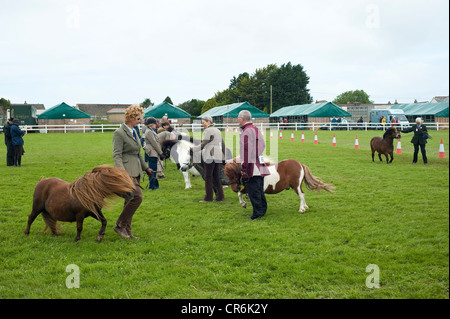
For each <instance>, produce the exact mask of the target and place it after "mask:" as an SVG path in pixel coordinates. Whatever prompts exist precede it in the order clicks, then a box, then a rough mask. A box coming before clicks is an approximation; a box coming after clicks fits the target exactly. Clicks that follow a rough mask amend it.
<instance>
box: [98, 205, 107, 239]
mask: <svg viewBox="0 0 450 319" xmlns="http://www.w3.org/2000/svg"><path fill="white" fill-rule="evenodd" d="M97 214H98V217H99V218H98V220H99V221H100V222H101V223H102V227H101V228H100V231H99V232H98V236H97V241H98V242H101V241H102V239H103V236H105V229H106V218H105V216H104V215H103V213H102V211H101V210H97Z"/></svg>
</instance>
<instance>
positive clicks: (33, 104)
mask: <svg viewBox="0 0 450 319" xmlns="http://www.w3.org/2000/svg"><path fill="white" fill-rule="evenodd" d="M22 105H23V106H25V105H32V106H34V107H35V108H36V110H45V106H44V104H35V103H26V102H25V103H11V106H22Z"/></svg>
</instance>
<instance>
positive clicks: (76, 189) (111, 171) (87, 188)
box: [69, 165, 135, 218]
mask: <svg viewBox="0 0 450 319" xmlns="http://www.w3.org/2000/svg"><path fill="white" fill-rule="evenodd" d="M134 188H135V185H134V183H133V181H132V179H131V177H130V175H129V174H128V173H127V172H126V171H125V170H123V169H121V168H118V167H114V166H110V165H100V166H97V167H95V168H94V169H93V170H92V171H90V172H87V173H86V174H84V176H82V177H80V178H78V179H77V180H75V181H73V182H72V183H70V184H69V193H70V196H72V197H74V198H76V199H77V200H78V201H79V202H80V204H81V205H82V206H83V207H84V208H86V209H87V210H89V211H90V212H92V213H93V214H95V215H96V216H97V218H99V215H98V213H97V210H101V209H102V207H103V206H105V204H106V202H105V199H106V198H111V197H114V196H119V195H120V194H125V193H131V192H133V190H134Z"/></svg>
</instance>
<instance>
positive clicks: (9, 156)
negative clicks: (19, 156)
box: [3, 118, 14, 166]
mask: <svg viewBox="0 0 450 319" xmlns="http://www.w3.org/2000/svg"><path fill="white" fill-rule="evenodd" d="M12 124H13V119H12V118H10V119H9V120H8V121H6V123H5V125H4V126H3V134H5V145H6V166H14V146H13V144H12V138H11V125H12Z"/></svg>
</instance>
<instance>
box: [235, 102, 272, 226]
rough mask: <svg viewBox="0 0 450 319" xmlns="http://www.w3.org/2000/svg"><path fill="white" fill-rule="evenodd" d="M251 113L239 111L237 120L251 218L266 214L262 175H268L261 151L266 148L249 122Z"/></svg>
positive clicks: (242, 168) (242, 171)
mask: <svg viewBox="0 0 450 319" xmlns="http://www.w3.org/2000/svg"><path fill="white" fill-rule="evenodd" d="M251 119H252V116H251V113H250V112H249V111H247V110H243V111H241V112H239V115H238V122H239V125H240V127H241V130H242V133H241V138H240V141H239V150H240V155H239V156H240V162H241V174H242V179H243V181H244V184H245V186H246V188H247V192H248V196H249V197H250V201H251V202H252V206H253V214H252V216H251V217H250V219H251V220H254V219H257V218H260V217H262V216H264V215H265V214H266V211H267V202H266V196H265V195H264V176H267V175H270V173H269V169H268V168H267V166H266V164H265V163H264V159H263V156H262V154H263V152H264V149H265V148H266V143H265V142H264V137H263V136H262V134H261V132H260V131H259V129H258V128H257V127H256V126H254V125H253V123H252V122H251Z"/></svg>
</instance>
